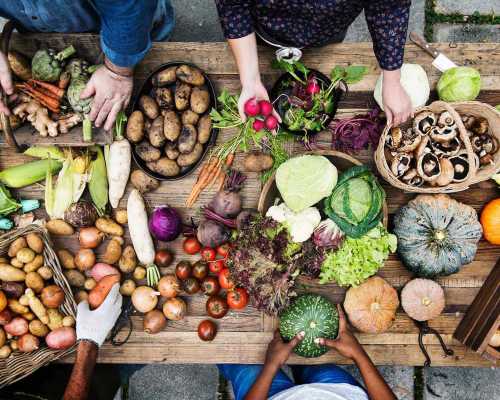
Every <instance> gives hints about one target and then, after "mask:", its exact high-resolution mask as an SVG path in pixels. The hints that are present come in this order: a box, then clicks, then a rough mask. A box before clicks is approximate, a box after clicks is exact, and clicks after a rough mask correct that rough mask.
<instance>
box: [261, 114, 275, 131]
mask: <svg viewBox="0 0 500 400" xmlns="http://www.w3.org/2000/svg"><path fill="white" fill-rule="evenodd" d="M264 123H265V124H266V128H267V129H269V130H270V131H272V130H273V129H276V128H277V127H278V118H276V117H275V116H274V115H269V116H268V117H267V118H266V120H265V121H264Z"/></svg>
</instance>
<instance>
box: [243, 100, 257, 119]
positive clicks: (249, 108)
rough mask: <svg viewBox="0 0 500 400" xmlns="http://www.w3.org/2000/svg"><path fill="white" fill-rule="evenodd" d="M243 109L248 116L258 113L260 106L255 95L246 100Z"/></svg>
mask: <svg viewBox="0 0 500 400" xmlns="http://www.w3.org/2000/svg"><path fill="white" fill-rule="evenodd" d="M244 111H245V114H246V115H248V116H249V117H255V116H256V115H259V114H260V106H259V103H258V102H257V100H256V99H255V97H252V98H251V99H249V100H247V102H246V103H245V106H244Z"/></svg>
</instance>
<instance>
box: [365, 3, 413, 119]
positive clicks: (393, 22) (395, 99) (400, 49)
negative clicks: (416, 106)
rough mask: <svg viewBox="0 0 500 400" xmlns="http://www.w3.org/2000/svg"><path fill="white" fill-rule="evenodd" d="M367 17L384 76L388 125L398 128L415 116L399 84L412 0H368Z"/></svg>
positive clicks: (383, 96) (383, 92) (383, 89)
mask: <svg viewBox="0 0 500 400" xmlns="http://www.w3.org/2000/svg"><path fill="white" fill-rule="evenodd" d="M364 5H365V16H366V22H367V24H368V28H369V30H370V34H371V37H372V41H373V50H374V52H375V56H376V57H377V60H378V63H379V65H380V68H382V73H383V77H384V78H383V85H382V100H383V103H384V110H385V113H386V115H387V124H388V125H389V126H398V125H400V124H402V123H403V122H405V121H406V120H407V119H408V118H409V117H410V116H411V114H412V111H413V110H412V104H411V101H410V98H409V96H408V94H407V93H406V92H405V90H404V89H403V87H402V86H401V83H400V78H401V71H400V70H401V66H402V65H403V58H404V46H405V43H406V32H407V30H408V19H409V15H410V5H411V1H410V0H383V1H382V0H377V1H372V0H365V1H364Z"/></svg>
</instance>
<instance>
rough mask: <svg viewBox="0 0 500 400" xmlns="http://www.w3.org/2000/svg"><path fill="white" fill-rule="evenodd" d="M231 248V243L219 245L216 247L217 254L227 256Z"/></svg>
mask: <svg viewBox="0 0 500 400" xmlns="http://www.w3.org/2000/svg"><path fill="white" fill-rule="evenodd" d="M230 248H231V246H230V245H229V243H224V244H221V245H220V246H217V248H216V249H215V250H216V251H217V254H218V255H219V256H221V257H227V254H228V253H229V249H230Z"/></svg>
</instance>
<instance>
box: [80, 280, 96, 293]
mask: <svg viewBox="0 0 500 400" xmlns="http://www.w3.org/2000/svg"><path fill="white" fill-rule="evenodd" d="M96 285H97V282H96V281H95V279H93V278H87V279H85V283H84V284H83V287H84V288H85V290H92V289H94V288H95V286H96Z"/></svg>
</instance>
